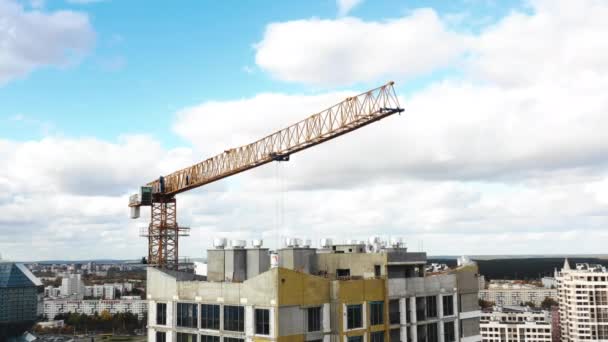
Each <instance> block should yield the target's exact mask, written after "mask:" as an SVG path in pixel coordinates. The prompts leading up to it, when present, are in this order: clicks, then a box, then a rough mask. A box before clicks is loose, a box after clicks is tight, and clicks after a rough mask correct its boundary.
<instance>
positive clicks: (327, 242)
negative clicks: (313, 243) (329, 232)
mask: <svg viewBox="0 0 608 342" xmlns="http://www.w3.org/2000/svg"><path fill="white" fill-rule="evenodd" d="M319 245H320V246H321V248H331V247H332V246H333V245H334V244H333V241H332V240H331V239H329V238H322V239H321V241H320V242H319Z"/></svg>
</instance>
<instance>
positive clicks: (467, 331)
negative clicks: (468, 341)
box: [460, 317, 480, 337]
mask: <svg viewBox="0 0 608 342" xmlns="http://www.w3.org/2000/svg"><path fill="white" fill-rule="evenodd" d="M460 326H461V327H462V330H461V331H460V334H461V336H462V337H468V336H476V335H479V334H480V332H479V317H475V318H468V319H461V320H460Z"/></svg>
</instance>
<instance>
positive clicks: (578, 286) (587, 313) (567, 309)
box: [555, 260, 608, 342]
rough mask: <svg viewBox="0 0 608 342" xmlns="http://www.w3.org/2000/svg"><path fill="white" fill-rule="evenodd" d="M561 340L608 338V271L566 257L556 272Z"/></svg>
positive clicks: (599, 266)
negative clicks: (572, 262) (573, 261)
mask: <svg viewBox="0 0 608 342" xmlns="http://www.w3.org/2000/svg"><path fill="white" fill-rule="evenodd" d="M555 279H556V280H557V290H558V294H559V320H560V329H561V340H562V342H575V341H590V340H591V341H601V340H608V271H607V270H606V268H605V267H604V266H601V265H589V264H577V265H576V267H575V268H570V265H569V263H568V260H565V261H564V267H563V268H562V269H561V271H559V272H558V271H556V272H555Z"/></svg>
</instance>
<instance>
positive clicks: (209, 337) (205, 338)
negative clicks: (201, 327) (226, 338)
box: [201, 335, 220, 342]
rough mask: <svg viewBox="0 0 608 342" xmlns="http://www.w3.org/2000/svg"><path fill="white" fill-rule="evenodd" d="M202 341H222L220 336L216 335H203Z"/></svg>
mask: <svg viewBox="0 0 608 342" xmlns="http://www.w3.org/2000/svg"><path fill="white" fill-rule="evenodd" d="M201 342H220V337H219V336H214V335H201Z"/></svg>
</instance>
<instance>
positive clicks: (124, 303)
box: [42, 299, 148, 320]
mask: <svg viewBox="0 0 608 342" xmlns="http://www.w3.org/2000/svg"><path fill="white" fill-rule="evenodd" d="M42 310H43V311H42V312H43V315H44V317H45V318H46V319H47V320H53V319H54V318H55V316H57V315H59V314H66V313H79V314H80V313H82V314H85V315H94V314H95V313H97V314H101V313H102V312H104V311H107V312H108V313H111V314H116V313H121V312H130V313H132V314H134V315H137V316H138V318H140V319H141V318H143V317H144V315H145V313H146V312H147V311H148V302H147V301H146V300H143V299H129V300H122V299H121V300H72V299H44V300H43V302H42Z"/></svg>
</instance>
